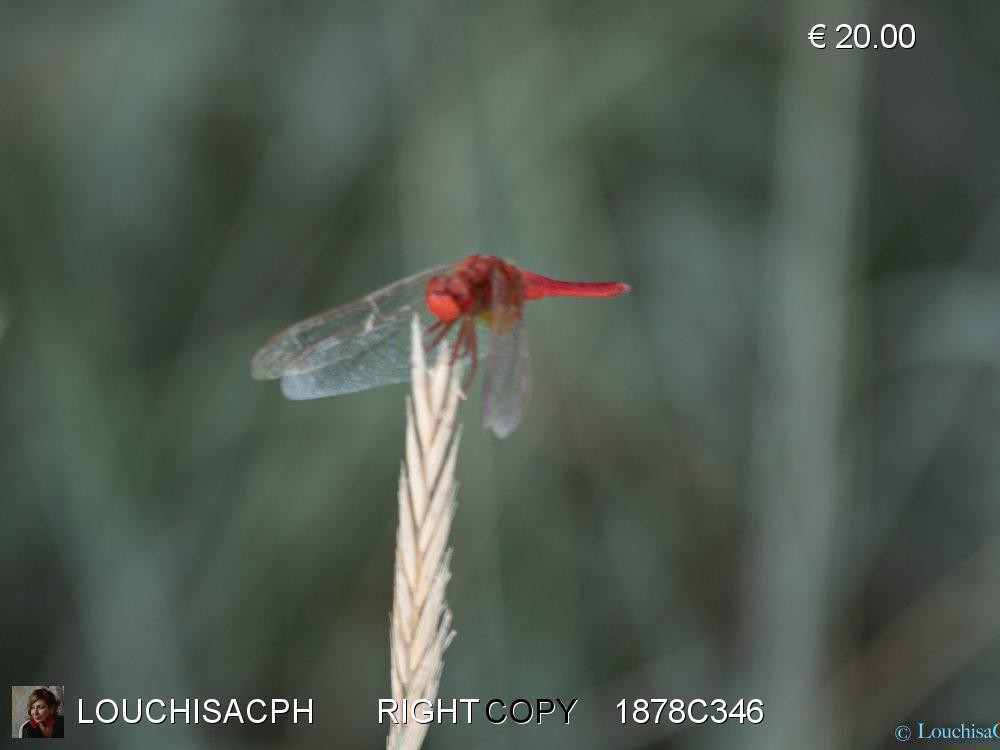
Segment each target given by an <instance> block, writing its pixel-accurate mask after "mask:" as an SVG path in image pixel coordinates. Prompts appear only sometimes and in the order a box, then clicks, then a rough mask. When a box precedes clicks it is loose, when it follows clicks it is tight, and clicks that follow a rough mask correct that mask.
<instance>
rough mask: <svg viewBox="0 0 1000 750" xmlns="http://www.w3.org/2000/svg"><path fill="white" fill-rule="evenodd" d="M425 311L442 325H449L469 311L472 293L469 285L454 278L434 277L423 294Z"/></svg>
mask: <svg viewBox="0 0 1000 750" xmlns="http://www.w3.org/2000/svg"><path fill="white" fill-rule="evenodd" d="M424 299H425V300H426V301H427V309H428V310H430V311H431V313H433V315H434V317H435V318H437V319H438V320H440V321H441V322H442V323H451V322H454V321H455V320H458V318H459V317H460V316H461V315H462V313H464V312H465V311H466V310H468V309H469V306H470V305H471V304H472V293H471V290H470V289H469V285H468V284H467V283H466V282H465V281H463V280H462V279H459V278H455V277H454V276H435V277H433V278H432V279H431V280H430V281H428V282H427V290H426V292H425V293H424Z"/></svg>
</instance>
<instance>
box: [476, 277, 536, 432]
mask: <svg viewBox="0 0 1000 750" xmlns="http://www.w3.org/2000/svg"><path fill="white" fill-rule="evenodd" d="M516 274H517V271H516V270H514V269H511V268H509V267H508V268H503V267H500V266H498V267H497V268H496V269H495V270H494V272H493V305H492V310H491V312H490V316H489V320H490V344H489V359H488V360H487V361H486V377H485V380H484V381H483V424H484V425H486V426H487V427H489V428H490V429H491V430H493V433H494V434H495V435H496V436H497V437H501V438H504V437H507V436H508V435H510V434H511V433H512V432H513V431H514V428H516V427H517V426H518V424H520V423H521V419H522V418H523V417H524V412H525V410H526V409H527V407H528V397H529V395H530V391H531V370H530V368H529V363H528V335H527V333H526V332H525V330H524V315H523V314H522V307H523V305H524V287H523V284H522V282H521V278H520V276H519V275H516Z"/></svg>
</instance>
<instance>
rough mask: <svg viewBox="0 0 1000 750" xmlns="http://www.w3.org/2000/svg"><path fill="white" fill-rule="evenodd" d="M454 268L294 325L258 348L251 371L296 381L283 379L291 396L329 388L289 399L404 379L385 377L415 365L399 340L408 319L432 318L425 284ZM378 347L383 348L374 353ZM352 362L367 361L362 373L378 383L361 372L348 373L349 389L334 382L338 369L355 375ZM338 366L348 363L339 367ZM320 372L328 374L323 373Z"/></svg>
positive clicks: (441, 269)
mask: <svg viewBox="0 0 1000 750" xmlns="http://www.w3.org/2000/svg"><path fill="white" fill-rule="evenodd" d="M451 267H452V264H448V265H443V266H438V267H436V268H431V269H429V270H427V271H424V272H422V273H418V274H416V275H414V276H410V277H409V278H406V279H403V280H402V281H397V282H396V283H394V284H390V285H389V286H387V287H384V288H383V289H380V290H378V291H377V292H373V293H372V294H369V295H368V296H367V297H364V298H362V299H360V300H357V301H355V302H351V303H349V304H347V305H343V306H342V307H338V308H337V309H335V310H331V311H330V312H326V313H322V314H321V315H316V316H314V317H312V318H307V319H305V320H302V321H300V322H298V323H295V324H294V325H291V326H289V327H288V328H286V329H285V330H283V331H282V332H281V333H279V334H278V335H277V336H275V337H274V338H272V339H271V340H270V341H268V342H267V343H266V344H264V346H262V347H261V348H260V349H259V350H258V351H257V353H256V354H255V355H254V357H253V361H252V362H251V365H250V372H251V374H252V375H253V377H255V378H257V379H258V380H271V379H274V378H282V379H283V380H286V381H290V382H291V383H292V384H291V385H288V386H287V389H286V384H285V383H283V384H282V386H283V390H286V395H289V393H288V390H291V391H292V392H293V393H300V394H306V393H310V392H311V391H317V390H322V389H326V390H327V391H329V392H325V393H320V392H315V393H314V395H299V396H292V395H289V398H316V397H317V396H321V395H334V394H336V393H350V392H352V391H358V390H364V389H365V388H371V387H372V386H375V385H381V384H383V383H390V382H399V381H398V380H386V379H385V378H386V377H389V376H390V375H389V372H390V371H392V372H397V371H398V370H399V369H400V368H403V369H405V368H406V367H408V365H409V348H408V345H407V347H405V351H404V350H403V347H401V346H399V345H394V344H395V340H396V338H397V336H398V335H399V334H400V333H401V332H402V333H405V335H404V336H403V338H405V339H407V340H408V338H409V334H408V330H409V328H408V323H409V320H410V317H411V316H412V315H413V314H414V313H418V314H421V315H422V316H423V318H424V319H425V321H426V319H427V318H429V317H430V313H429V312H428V311H427V309H426V306H425V304H424V288H425V287H426V285H427V282H428V280H429V279H430V278H431V277H432V276H435V275H438V274H443V273H448V271H449V270H450V269H451ZM374 350H382V351H381V353H380V355H379V356H377V357H374V356H373V352H374ZM396 357H402V361H401V362H396V361H395V360H394V358H396ZM350 362H356V364H357V365H361V366H362V367H361V369H360V373H368V374H369V377H371V378H372V380H373V382H371V383H370V384H368V385H366V384H365V383H364V375H361V374H360V373H355V374H354V377H353V378H348V379H349V380H350V381H351V382H350V383H345V384H344V386H343V387H345V388H346V390H336V385H337V384H336V383H335V382H333V381H334V379H335V378H336V377H337V376H338V374H339V375H341V376H343V377H346V376H348V375H350V374H351V373H350V370H351V367H350V366H349V363H350ZM337 365H343V367H342V368H340V369H338V368H337V367H336V366H337ZM320 371H323V372H326V375H325V376H322V377H321V376H320ZM310 374H313V375H314V377H313V378H312V379H309V378H305V377H302V376H306V375H310ZM299 378H301V379H299ZM321 382H322V383H323V385H322V386H321V385H320V383H321ZM310 383H313V384H314V385H309V384H310Z"/></svg>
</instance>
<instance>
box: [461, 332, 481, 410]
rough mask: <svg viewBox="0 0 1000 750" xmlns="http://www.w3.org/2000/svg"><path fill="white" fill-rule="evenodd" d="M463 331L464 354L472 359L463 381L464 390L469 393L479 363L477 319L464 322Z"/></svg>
mask: <svg viewBox="0 0 1000 750" xmlns="http://www.w3.org/2000/svg"><path fill="white" fill-rule="evenodd" d="M462 333H463V334H464V336H463V338H462V344H463V346H464V347H465V351H464V352H463V353H462V356H466V355H469V357H470V360H471V361H470V362H469V372H468V374H467V375H466V376H465V380H464V381H463V382H462V390H463V391H465V392H466V393H468V392H469V386H470V385H472V378H473V377H475V375H476V366H477V365H478V364H479V339H478V338H477V336H476V323H475V321H473V320H471V319H470V320H466V321H465V322H464V323H463V324H462Z"/></svg>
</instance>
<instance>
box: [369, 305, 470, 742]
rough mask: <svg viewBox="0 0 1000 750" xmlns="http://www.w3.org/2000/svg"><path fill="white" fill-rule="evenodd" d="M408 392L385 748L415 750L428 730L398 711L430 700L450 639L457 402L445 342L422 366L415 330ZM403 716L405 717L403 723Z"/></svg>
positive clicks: (454, 370) (455, 375)
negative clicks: (391, 704)
mask: <svg viewBox="0 0 1000 750" xmlns="http://www.w3.org/2000/svg"><path fill="white" fill-rule="evenodd" d="M411 348H412V382H413V390H412V394H411V396H410V398H408V399H407V400H406V459H405V461H404V463H403V466H402V468H401V470H400V473H399V529H398V530H397V532H396V566H395V581H394V585H393V607H392V618H391V620H392V621H391V626H390V634H389V650H390V658H391V662H392V666H391V679H392V697H393V698H394V699H395V701H396V705H397V706H398V707H400V708H398V709H397V711H396V714H395V716H396V721H397V722H398V723H395V724H393V725H392V728H391V729H390V731H389V736H388V738H387V740H386V748H387V750H416V748H419V747H420V745H421V744H422V742H423V739H424V735H425V734H426V733H427V726H428V725H427V724H417V723H415V722H413V721H412V717H408V716H407V715H406V713H408V712H406V713H404V712H403V710H402V708H401V707H402V705H403V700H404V699H407V701H408V703H409V704H410V705H412V702H413V701H415V700H419V699H426V700H430V701H432V702H433V701H434V700H435V699H436V698H437V691H438V683H439V681H440V678H441V668H442V666H443V664H444V651H445V649H446V648H447V647H448V644H449V643H450V642H451V639H452V636H454V631H452V629H451V610H449V609H448V603H447V601H446V599H445V586H446V585H447V583H448V579H449V578H450V577H451V573H450V571H449V561H450V558H451V549H450V548H449V547H448V532H449V530H450V529H451V520H452V517H453V516H454V514H455V492H456V490H457V489H458V486H457V485H456V484H455V460H456V457H457V455H458V444H459V440H460V437H461V436H460V432H458V431H456V429H455V416H456V413H457V411H458V403H459V401H460V400H461V399H462V397H463V395H462V390H461V388H460V386H459V383H460V370H461V368H460V367H455V366H453V364H452V362H451V355H450V352H449V351H448V346H447V343H444V344H442V346H441V350H440V351H439V352H438V356H437V360H436V364H435V365H433V366H432V367H430V368H428V367H427V363H426V360H425V356H424V348H423V344H422V339H421V334H420V327H419V324H418V322H417V319H416V318H414V319H413V327H412V344H411ZM407 718H410V719H411V720H410V721H409V722H408V723H403V722H404V721H406V719H407Z"/></svg>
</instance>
